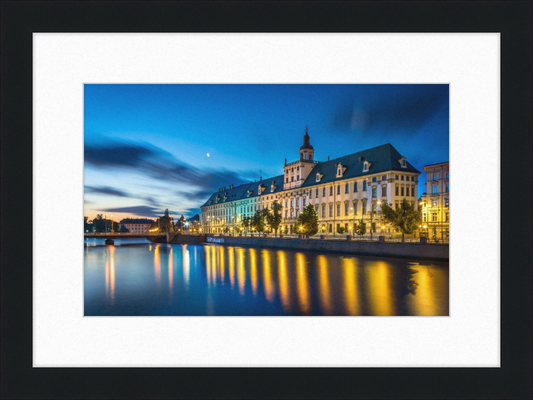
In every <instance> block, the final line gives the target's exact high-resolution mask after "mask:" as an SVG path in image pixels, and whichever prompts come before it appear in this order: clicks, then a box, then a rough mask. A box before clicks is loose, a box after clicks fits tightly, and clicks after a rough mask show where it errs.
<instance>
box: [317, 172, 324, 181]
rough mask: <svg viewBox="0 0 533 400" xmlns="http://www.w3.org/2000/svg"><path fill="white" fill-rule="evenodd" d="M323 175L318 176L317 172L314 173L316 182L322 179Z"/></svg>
mask: <svg viewBox="0 0 533 400" xmlns="http://www.w3.org/2000/svg"><path fill="white" fill-rule="evenodd" d="M323 176H324V175H320V174H319V173H318V172H317V173H316V181H317V182H320V179H322V177H323Z"/></svg>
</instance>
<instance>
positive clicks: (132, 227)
mask: <svg viewBox="0 0 533 400" xmlns="http://www.w3.org/2000/svg"><path fill="white" fill-rule="evenodd" d="M153 225H154V221H152V220H151V219H146V218H138V219H132V218H126V219H123V220H121V221H120V227H121V228H122V227H124V228H126V229H127V230H128V231H129V232H130V233H148V232H149V231H150V229H151V228H152V226H153Z"/></svg>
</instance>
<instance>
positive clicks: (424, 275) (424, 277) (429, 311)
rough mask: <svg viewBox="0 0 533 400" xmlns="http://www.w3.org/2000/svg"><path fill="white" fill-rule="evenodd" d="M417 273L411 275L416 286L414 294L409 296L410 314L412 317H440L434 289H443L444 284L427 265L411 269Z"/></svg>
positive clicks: (440, 313)
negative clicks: (411, 309)
mask: <svg viewBox="0 0 533 400" xmlns="http://www.w3.org/2000/svg"><path fill="white" fill-rule="evenodd" d="M413 269H414V270H415V271H418V273H417V274H414V275H413V279H414V280H415V282H416V283H418V285H417V286H416V288H415V293H414V294H410V295H409V296H410V297H411V302H410V304H411V306H412V308H413V311H412V313H413V314H414V315H442V312H441V310H440V307H439V303H438V302H437V294H436V293H435V292H436V288H438V287H443V284H446V283H444V282H440V279H439V278H438V275H437V274H434V273H433V272H432V271H431V267H430V266H429V265H420V266H417V268H413Z"/></svg>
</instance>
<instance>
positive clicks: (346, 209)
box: [344, 203, 350, 215]
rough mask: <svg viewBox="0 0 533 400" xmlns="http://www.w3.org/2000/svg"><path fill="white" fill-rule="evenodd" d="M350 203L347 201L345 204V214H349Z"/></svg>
mask: <svg viewBox="0 0 533 400" xmlns="http://www.w3.org/2000/svg"><path fill="white" fill-rule="evenodd" d="M349 205H350V204H348V203H346V204H345V205H344V215H349V214H348V209H349V207H348V206H349Z"/></svg>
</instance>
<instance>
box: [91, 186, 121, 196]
mask: <svg viewBox="0 0 533 400" xmlns="http://www.w3.org/2000/svg"><path fill="white" fill-rule="evenodd" d="M85 193H97V194H106V195H110V196H118V197H131V196H130V195H129V194H128V193H126V192H123V191H121V190H117V189H113V188H110V187H109V186H85Z"/></svg>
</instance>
